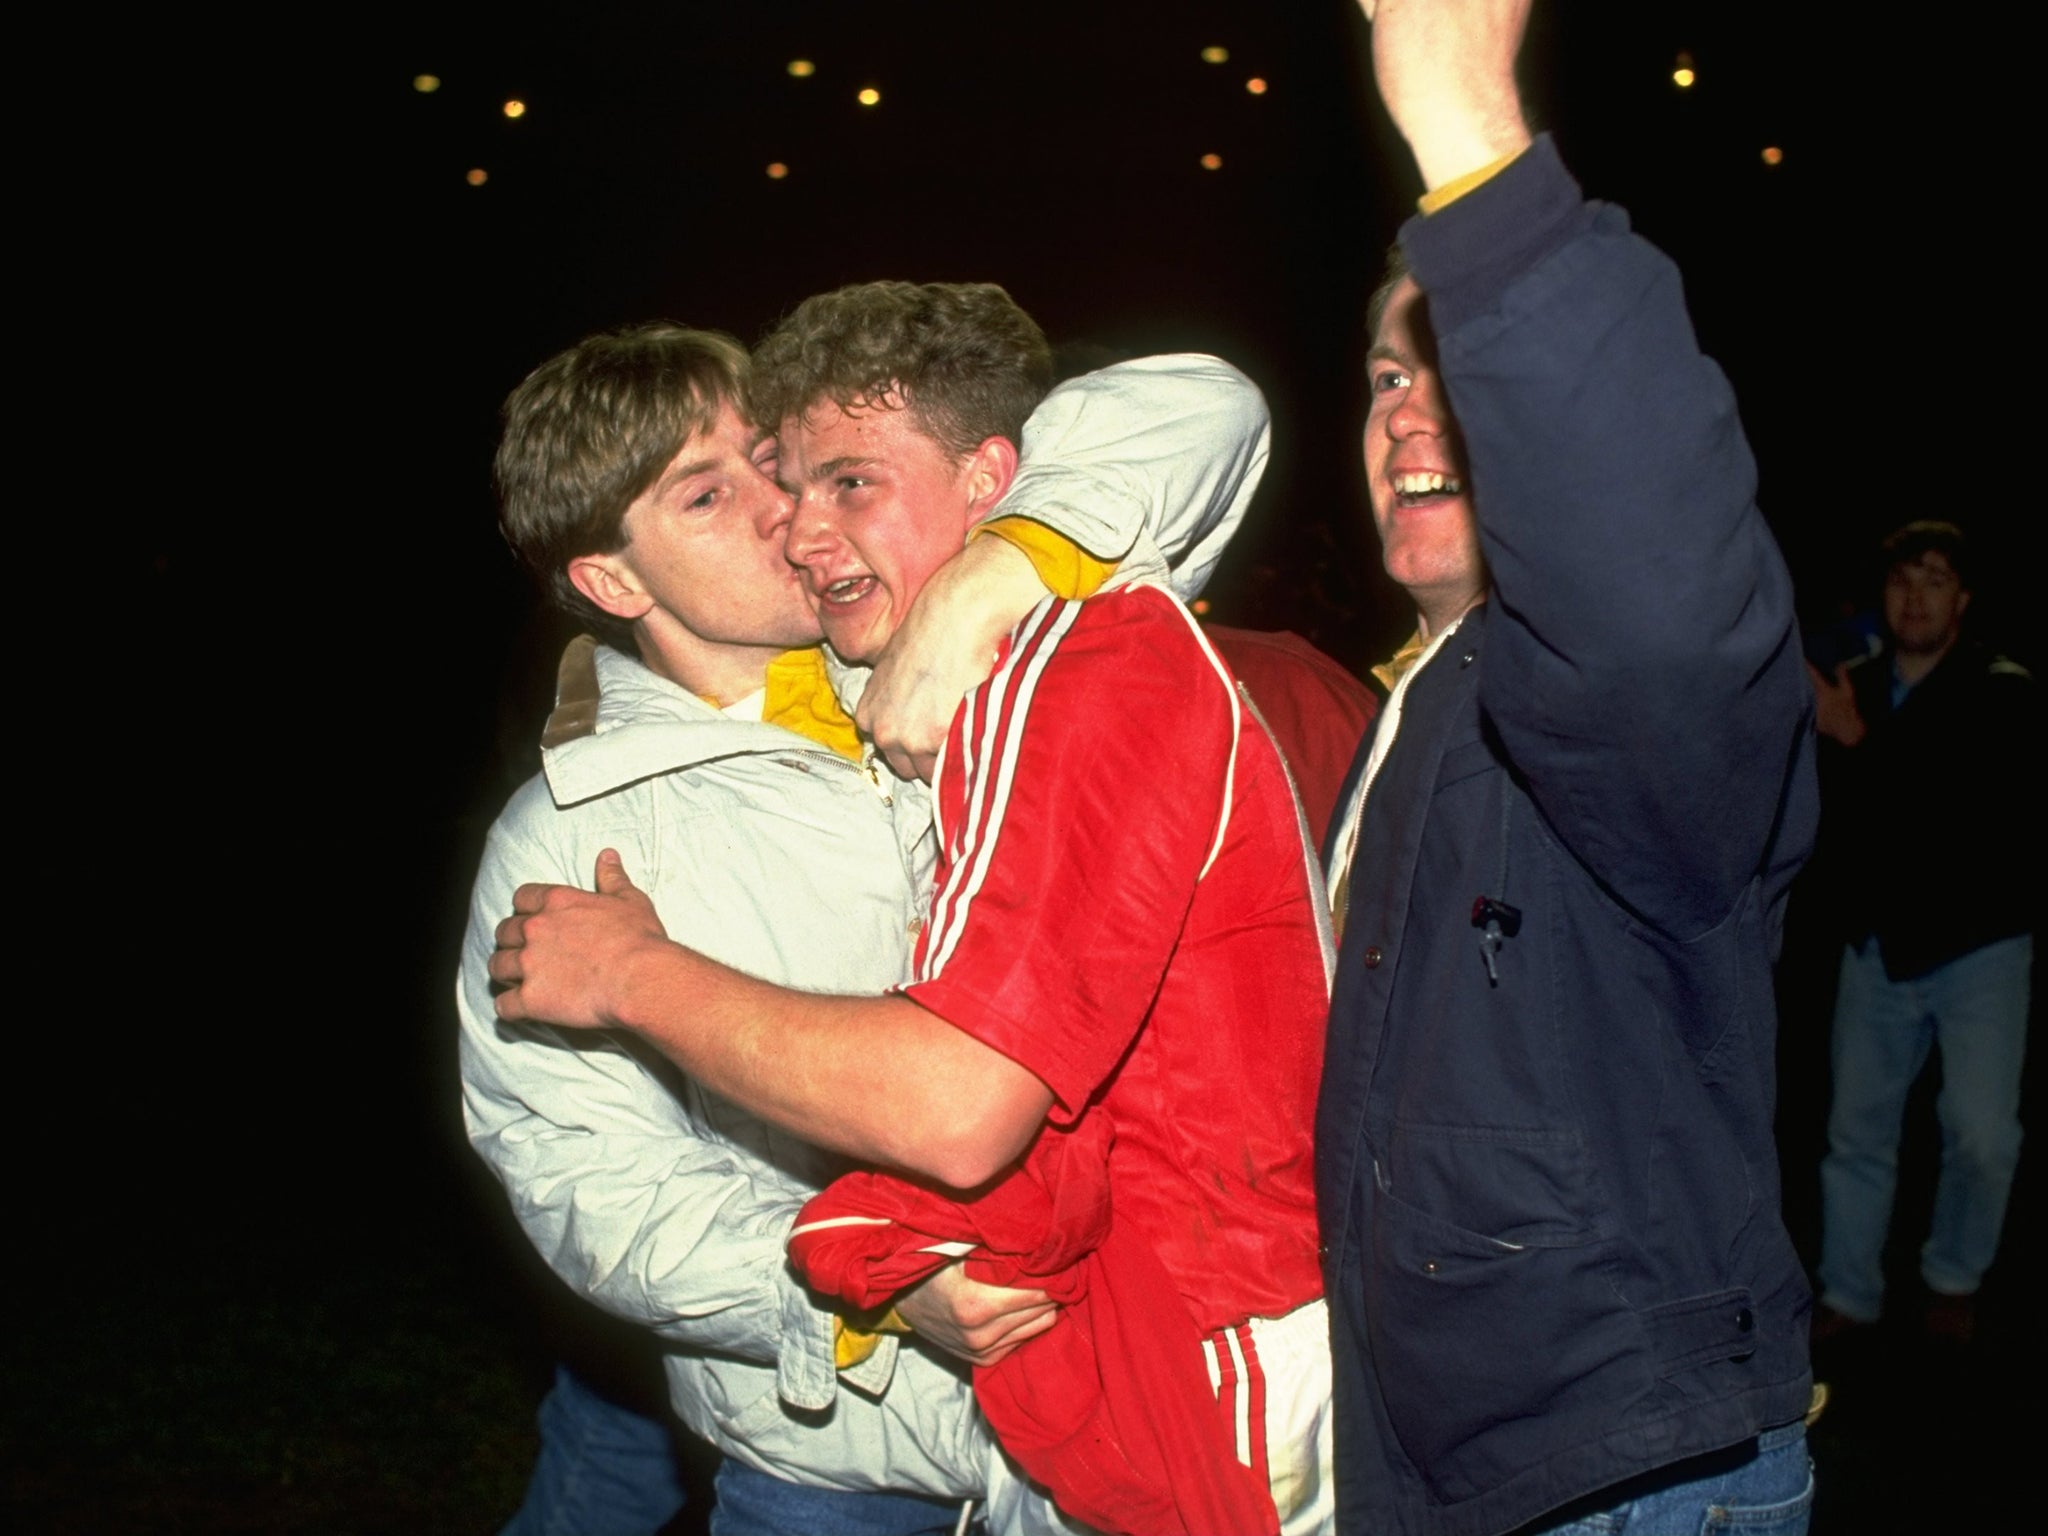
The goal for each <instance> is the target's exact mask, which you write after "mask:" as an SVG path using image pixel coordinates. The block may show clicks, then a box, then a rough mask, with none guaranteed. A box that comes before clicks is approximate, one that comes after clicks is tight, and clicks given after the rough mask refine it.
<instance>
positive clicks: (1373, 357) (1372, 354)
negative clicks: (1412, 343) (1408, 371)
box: [1365, 341, 1408, 363]
mask: <svg viewBox="0 0 2048 1536" xmlns="http://www.w3.org/2000/svg"><path fill="white" fill-rule="evenodd" d="M1365 360H1366V361H1367V362H1368V363H1380V362H1386V363H1406V362H1407V361H1408V359H1407V357H1406V356H1405V355H1403V353H1402V352H1401V351H1400V350H1399V349H1398V348H1395V347H1390V346H1388V345H1387V344H1386V343H1385V342H1383V341H1376V342H1374V343H1373V344H1372V346H1371V348H1370V349H1369V350H1368V351H1367V352H1366V354H1365Z"/></svg>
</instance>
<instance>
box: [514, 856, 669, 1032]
mask: <svg viewBox="0 0 2048 1536" xmlns="http://www.w3.org/2000/svg"><path fill="white" fill-rule="evenodd" d="M497 942H498V947H497V951H496V953H494V954H493V955H492V956H491V963H490V973H491V980H492V981H493V982H494V983H496V984H497V986H498V988H499V991H498V993H497V997H496V1005H497V1010H498V1017H499V1018H501V1019H504V1020H506V1021H507V1022H508V1023H525V1022H532V1023H541V1024H558V1025H560V1026H562V1027H563V1028H565V1029H608V1028H610V1027H612V1026H614V1025H616V1024H617V1023H618V1022H619V1021H618V1018H617V1016H616V1014H615V1013H614V1012H613V1010H612V1007H611V1003H610V997H611V987H612V985H613V984H614V983H615V982H617V981H618V979H619V978H620V977H621V976H622V975H623V974H624V973H625V971H626V969H627V967H628V965H629V963H630V960H631V957H632V956H634V955H635V954H637V953H639V952H641V951H643V950H644V949H645V948H646V947H648V946H649V945H660V944H666V943H667V942H668V931H667V930H666V929H664V928H663V927H662V925H661V919H660V917H659V916H657V915H656V914H655V910H654V903H653V902H652V901H650V900H649V899H648V897H647V894H646V893H645V892H644V891H642V890H641V889H640V888H639V887H638V886H636V885H634V884H633V882H632V881H631V880H629V879H627V878H626V868H625V865H624V864H623V863H622V862H621V861H620V859H619V856H618V854H616V853H614V852H613V851H612V850H611V849H609V848H607V849H605V850H604V852H602V853H600V854H599V855H598V856H597V889H596V890H595V891H581V890H578V889H576V887H574V886H570V885H522V886H520V887H519V889H518V890H517V891H515V892H514V893H513V895H512V916H510V917H508V918H506V919H505V920H504V921H503V922H502V923H500V924H498V929H497Z"/></svg>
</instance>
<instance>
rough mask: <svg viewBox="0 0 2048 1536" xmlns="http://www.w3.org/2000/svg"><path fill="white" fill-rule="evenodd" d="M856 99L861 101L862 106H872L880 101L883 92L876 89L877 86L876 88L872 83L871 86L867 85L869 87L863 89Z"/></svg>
mask: <svg viewBox="0 0 2048 1536" xmlns="http://www.w3.org/2000/svg"><path fill="white" fill-rule="evenodd" d="M855 99H856V100H857V101H859V102H860V104H861V105H862V106H864V107H872V106H873V105H874V104H875V103H876V102H878V101H880V100H881V99H882V93H881V92H880V91H878V90H876V89H875V88H874V87H873V86H872V85H871V86H869V87H867V89H865V90H863V91H862V92H861V93H860V95H859V96H858V97H856V98H855Z"/></svg>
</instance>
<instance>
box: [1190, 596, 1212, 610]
mask: <svg viewBox="0 0 2048 1536" xmlns="http://www.w3.org/2000/svg"><path fill="white" fill-rule="evenodd" d="M1188 606H1189V607H1190V608H1192V609H1194V610H1195V612H1197V613H1207V612H1208V611H1209V599H1207V598H1206V597H1198V598H1196V599H1195V600H1194V601H1193V602H1192V603H1189V604H1188Z"/></svg>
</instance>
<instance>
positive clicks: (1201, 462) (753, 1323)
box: [457, 357, 1267, 1498]
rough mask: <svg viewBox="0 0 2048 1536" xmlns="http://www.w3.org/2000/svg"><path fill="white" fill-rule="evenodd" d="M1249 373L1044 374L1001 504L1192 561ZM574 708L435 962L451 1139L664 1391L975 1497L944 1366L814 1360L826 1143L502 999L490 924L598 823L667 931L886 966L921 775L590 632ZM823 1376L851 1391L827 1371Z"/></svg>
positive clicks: (1252, 442)
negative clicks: (578, 726)
mask: <svg viewBox="0 0 2048 1536" xmlns="http://www.w3.org/2000/svg"><path fill="white" fill-rule="evenodd" d="M1266 439H1267V425H1266V413H1265V406H1264V402H1263V401H1262V400H1261V399H1260V398H1259V395H1258V391H1257V389H1256V388H1255V387H1254V386H1252V385H1251V384H1250V382H1249V381H1248V380H1246V379H1244V377H1243V376H1242V375H1241V374H1238V373H1237V372H1236V371H1235V370H1234V369H1231V368H1229V367H1228V365H1226V364H1222V363H1219V362H1217V361H1216V360H1215V359H1213V358H1198V357H1177V358H1147V359H1142V360H1140V361H1138V362H1136V363H1129V364H1123V365H1120V366H1119V367H1116V368H1112V369H1107V370H1104V371H1103V372H1101V373H1097V374H1091V375H1088V376H1087V377H1086V378H1083V379H1079V380H1076V381H1073V382H1072V383H1070V384H1068V385H1065V386H1062V387H1061V389H1059V390H1056V391H1055V392H1054V393H1053V394H1052V395H1051V396H1049V397H1048V398H1047V400H1046V402H1045V403H1044V404H1043V405H1042V406H1041V407H1040V408H1039V411H1038V412H1037V413H1035V414H1034V416H1033V417H1032V421H1031V423H1030V425H1029V426H1028V427H1027V428H1026V432H1025V440H1024V444H1023V449H1024V455H1025V460H1026V463H1025V467H1024V469H1022V470H1021V471H1020V472H1019V474H1018V477H1017V481H1016V484H1015V486H1014V487H1013V489H1012V492H1011V495H1010V497H1009V498H1008V499H1007V500H1006V501H1005V502H1004V504H1003V507H1002V511H1003V512H1004V513H1006V514H1008V513H1021V514H1023V515H1026V516H1029V517H1032V518H1033V519H1035V520H1037V521H1040V522H1043V523H1046V524H1047V525H1049V526H1051V527H1054V528H1056V529H1058V530H1059V531H1060V532H1062V533H1064V534H1066V535H1067V536H1068V537H1070V538H1072V539H1074V540H1075V542H1077V543H1079V544H1081V545H1082V546H1083V547H1084V548H1087V549H1089V550H1090V551H1091V552H1092V553H1095V554H1098V555H1103V556H1118V555H1121V556H1123V557H1124V558H1125V560H1126V564H1127V566H1130V567H1134V568H1135V567H1149V566H1151V565H1152V564H1153V563H1154V561H1155V560H1156V558H1157V556H1158V550H1156V549H1155V548H1154V546H1153V543H1152V540H1153V538H1154V537H1155V536H1156V538H1157V541H1158V545H1159V546H1160V547H1163V549H1164V550H1165V551H1167V552H1168V553H1169V554H1173V555H1178V556H1179V557H1180V564H1179V573H1178V577H1177V579H1176V582H1175V585H1176V586H1177V587H1179V588H1180V589H1181V590H1182V592H1183V595H1191V593H1192V592H1193V591H1194V590H1196V589H1198V588H1199V586H1200V583H1201V582H1202V581H1203V580H1204V579H1206V577H1207V575H1208V573H1209V571H1210V570H1211V569H1212V568H1213V566H1214V564H1215V560H1216V558H1217V556H1218V554H1220V552H1221V549H1222V546H1223V544H1224V543H1225V542H1226V541H1227V539H1228V537H1229V535H1230V533H1231V531H1232V530H1233V529H1234V527H1235V525H1236V523H1237V521H1238V519H1239V518H1241V516H1242V515H1243V512H1244V509H1245V506H1246V504H1247V503H1248V502H1249V500H1250V497H1251V494H1252V491H1253V489H1254V488H1255V487H1256V485H1257V482H1258V477H1259V475H1260V473H1261V472H1262V471H1263V468H1264V464H1265V457H1266ZM597 659H598V681H599V687H600V693H601V697H600V703H599V707H598V713H597V720H596V726H595V730H594V732H592V733H591V734H588V735H585V736H582V737H579V738H577V739H574V740H570V741H567V742H565V743H563V744H561V745H558V746H555V747H552V748H550V749H548V750H547V752H546V753H545V754H544V762H545V771H544V773H543V774H542V775H541V776H540V777H537V778H535V779H534V780H532V781H531V782H530V783H528V784H527V785H526V786H525V787H524V788H522V789H521V790H520V791H519V793H518V794H517V795H515V796H514V797H513V799H512V802H511V804H510V805H509V806H507V808H506V810H505V812H504V814H503V815H502V816H501V817H500V818H499V820H498V822H497V824H496V825H495V826H494V827H493V828H492V830H491V835H490V839H489V841H488V843H487V844H486V847H485V851H484V859H483V866H482V869H481V871H480V872H479V874H478V877H477V884H476V890H475V894H474V896H473V898H472V901H471V908H470V924H469V932H468V935H467V938H466V940H465V944H464V950H463V957H462V966H461V973H460V976H459V978H458V985H457V1006H458V1010H459V1012H460V1015H461V1023H462V1041H461V1059H462V1081H463V1105H464V1114H465V1118H466V1121H467V1125H468V1129H469V1135H470V1140H471V1143H472V1144H473V1145H474V1146H475V1147H476V1149H477V1151H478V1153H479V1154H480V1155H481V1156H482V1157H483V1158H484V1160H485V1162H487V1163H488V1164H489V1165H490V1166H491V1168H492V1170H493V1171H494V1172H495V1173H496V1174H497V1175H498V1177H499V1178H500V1179H501V1180H502V1181H503V1183H504V1184H505V1187H506V1191H507V1193H508V1195H509V1196H510V1198H511V1201H512V1206H513V1210H514V1212H515V1214H516V1215H517V1217H518V1219H519V1221H520V1224H521V1226H522V1227H523V1228H524V1229H525V1230H526V1232H527V1234H528V1236H529V1237H530V1238H531V1239H532V1240H533V1242H534V1244H535V1246H536V1247H537V1248H538V1249H539V1251H540V1253H541V1255H542V1256H543V1257H544V1258H545V1259H546V1260H547V1262H548V1263H549V1265H550V1266H551V1267H552V1268H553V1269H554V1270H555V1272H556V1273H557V1274H559V1275H560V1276H561V1277H562V1278H563V1279H564V1280H565V1281H567V1282H568V1283H569V1285H570V1286H572V1287H573V1288H574V1289H575V1290H577V1291H578V1292H579V1293H581V1294H583V1295H586V1296H588V1297H589V1298H590V1299H591V1300H593V1301H595V1302H596V1303H597V1304H598V1305H600V1306H602V1307H604V1308H605V1309H606V1310H607V1311H610V1312H612V1313H614V1314H616V1315H618V1316H620V1317H624V1318H627V1319H629V1320H632V1321H635V1322H638V1323H642V1324H645V1325H646V1326H648V1327H650V1328H652V1329H653V1330H655V1332H656V1333H657V1334H659V1335H660V1336H661V1337H662V1338H663V1339H664V1340H666V1341H668V1343H669V1344H670V1345H671V1346H673V1347H672V1348H670V1350H669V1351H668V1354H667V1362H668V1369H669V1379H670V1392H671V1397H672V1399H673V1401H674V1404H675V1407H676V1410H677V1412H678V1414H679V1415H680V1416H681V1417H682V1418H683V1420H684V1421H685V1422H686V1423H688V1424H689V1425H690V1427H691V1428H692V1429H694V1430H696V1431H697V1432H698V1433H699V1434H701V1435H703V1436H704V1437H705V1438H707V1439H709V1440H710V1441H712V1442H713V1443H714V1444H716V1445H717V1446H718V1447H719V1448H720V1449H721V1450H723V1451H724V1452H725V1453H727V1454H728V1455H733V1456H737V1457H739V1458H740V1459H741V1460H742V1461H745V1462H747V1463H748V1464H750V1465H752V1466H754V1467H756V1468H759V1469H760V1470H762V1471H765V1472H769V1473H771V1474H775V1475H778V1476H781V1477H785V1478H788V1479H791V1480H794V1481H798V1482H804V1483H811V1484H820V1485H824V1486H829V1487H834V1488H842V1489H849V1490H867V1489H887V1490H890V1491H894V1492H904V1493H923V1494H930V1495H936V1496H941V1497H956V1498H960V1497H972V1496H975V1495H978V1494H979V1493H980V1492H981V1490H982V1487H983V1484H984V1478H985V1474H984V1470H983V1469H984V1467H985V1465H986V1463H987V1459H988V1456H989V1453H990V1442H989V1439H988V1436H987V1431H986V1428H985V1426H984V1425H983V1423H982V1420H981V1418H980V1415H979V1414H978V1413H977V1412H975V1410H974V1408H973V1403H972V1397H971V1394H970V1392H969V1389H968V1387H967V1384H966V1381H965V1378H964V1375H963V1374H962V1372H961V1371H959V1370H957V1369H956V1368H955V1367H954V1366H953V1365H952V1364H951V1363H948V1362H943V1361H941V1360H939V1359H937V1358H934V1357H932V1356H929V1355H927V1354H926V1353H924V1351H923V1350H922V1349H920V1348H918V1347H916V1346H915V1345H911V1346H908V1347H900V1346H899V1343H898V1341H897V1340H896V1339H895V1338H894V1337H891V1336H885V1337H884V1339H883V1342H882V1344H881V1347H880V1348H879V1349H878V1350H877V1351H876V1352H875V1354H874V1355H872V1356H871V1357H870V1358H869V1359H868V1360H866V1361H864V1362H863V1363H861V1364H860V1365H858V1366H855V1367H853V1368H851V1369H849V1370H846V1371H844V1372H836V1371H835V1370H834V1368H833V1352H832V1338H833V1318H832V1313H831V1311H830V1310H829V1309H828V1308H826V1307H823V1306H820V1305H818V1304H817V1303H815V1302H814V1301H813V1300H812V1298H811V1297H810V1295H809V1294H808V1293H807V1292H805V1291H804V1290H803V1288H802V1287H801V1286H799V1285H798V1284H797V1283H796V1281H795V1280H794V1278H793V1277H792V1276H791V1274H790V1272H789V1270H788V1268H787V1265H786V1264H785V1262H784V1255H783V1245H784V1242H785V1240H786V1238H787V1236H788V1231H789V1228H790V1226H791V1224H792V1223H793V1221H794V1218H795V1215H796V1212H797V1210H798V1209H799V1208H800V1207H801V1205H802V1204H803V1202H804V1201H805V1200H806V1199H808V1198H809V1197H810V1195H811V1194H813V1193H815V1192H816V1190H817V1189H818V1188H819V1187H821V1186H822V1185H823V1184H825V1183H827V1182H829V1181H830V1179H831V1178H832V1177H833V1176H834V1175H835V1174H836V1173H837V1172H839V1171H840V1170H841V1168H842V1167H843V1166H844V1165H843V1164H842V1163H841V1162H840V1161H839V1160H838V1159H837V1158H835V1157H833V1156H831V1155H829V1154H826V1153H822V1152H819V1151H817V1150H816V1149H814V1148H811V1147H809V1146H806V1145H805V1144H803V1143H801V1142H799V1141H797V1140H795V1139H794V1138H792V1137H790V1136H788V1135H786V1134H785V1133H783V1132H780V1131H777V1130H774V1129H772V1128H770V1127H768V1126H766V1125H764V1124H762V1123H761V1122H760V1121H757V1120H755V1119H754V1118H753V1117H752V1116H750V1115H748V1114H746V1113H744V1112H743V1111H741V1110H738V1109H736V1108H735V1107H733V1106H732V1105H730V1104H728V1103H726V1102H724V1101H723V1100H720V1099H718V1098H716V1097H715V1096H713V1095H711V1094H708V1093H706V1092H704V1091H703V1090H702V1089H701V1088H699V1087H698V1086H697V1085H696V1084H695V1083H693V1082H690V1081H687V1080H686V1079H684V1078H683V1077H682V1076H681V1074H679V1073H677V1072H675V1071H674V1070H673V1069H672V1068H670V1067H669V1066H668V1064H667V1063H666V1062H664V1061H662V1060H660V1059H659V1058H657V1057H656V1056H655V1055H654V1054H653V1053H652V1052H650V1051H646V1050H643V1049H640V1048H638V1047H637V1046H629V1045H628V1044H627V1043H626V1042H624V1041H623V1040H620V1039H617V1038H613V1037H610V1036H590V1035H570V1034H567V1033H563V1032H558V1031H554V1030H551V1029H545V1028H513V1027H508V1026H504V1025H501V1024H499V1023H498V1022H497V1019H496V1016H495V1013H494V1012H493V1009H492V1006H491V994H490V986H489V980H488V972H487V968H486V967H487V963H488V961H489V958H490V954H491V949H492V933H493V930H494V929H495V927H496V925H497V923H498V922H499V920H500V919H501V918H503V917H504V916H505V915H506V914H508V913H509V912H510V911H511V906H512V892H513V891H514V889H515V888H516V887H518V886H519V885H520V884H522V883H524V882H526V881H535V880H539V881H553V882H559V883H564V884H575V885H582V886H586V887H587V886H588V885H589V883H590V881H591V878H592V867H593V865H594V863H595V861H596V857H597V853H598V850H599V849H601V848H606V847H612V848H617V849H618V850H619V852H620V853H621V855H622V856H623V857H624V859H625V866H626V869H627V871H628V872H629V873H630V874H631V875H632V876H633V878H634V880H635V882H636V883H638V884H639V885H640V886H641V887H642V888H643V889H644V890H646V891H647V892H648V894H649V895H650V896H651V897H652V899H653V901H654V904H655V907H656V909H657V910H658V911H659V913H660V915H661V918H662V921H663V923H664V924H665V925H666V926H667V929H668V931H669V933H670V934H671V935H672V936H673V937H675V938H676V939H677V940H679V941H681V942H683V943H685V944H688V945H690V946H691V947H692V948H694V949H697V950H700V951H701V952H703V953H705V954H707V955H710V956H711V957H712V958H714V959H717V960H720V961H723V962H725V963H726V964H728V965H731V966H733V967H735V968H736V969H739V970H742V971H745V972H747V973H749V974H751V975H755V976H759V977H762V978H764V979H766V980H769V981H773V982H776V983H778V984H781V985H784V986H791V987H797V988H801V989H804V990H807V991H813V992H837V993H846V994H863V995H874V994H877V993H880V992H883V991H886V990H887V989H888V988H890V987H892V986H894V985H896V984H897V983H898V982H901V981H902V980H904V979H905V978H906V977H907V976H908V974H909V963H910V957H911V953H912V950H913V948H914V945H915V942H916V933H917V927H918V924H919V923H920V922H921V921H922V916H923V912H924V909H925V905H926V902H927V901H928V899H929V896H930V885H931V868H932V860H933V853H934V850H933V846H932V842H931V835H930V808H929V804H930V803H929V799H928V797H927V795H926V792H925V790H924V786H922V785H910V786H905V785H901V784H898V783H896V782H895V781H894V780H892V779H889V778H888V777H887V776H886V774H882V773H878V772H876V770H875V769H873V768H872V767H870V768H863V767H860V766H857V765H855V764H852V763H850V762H848V761H847V760H846V759H844V758H842V757H839V756H837V755H836V754H834V753H832V752H830V751H827V750H826V749H824V748H822V747H819V746H817V745H815V744H813V743H811V742H809V741H807V740H805V739H804V738H803V737H800V736H796V735H793V734H791V733H790V732H787V731H785V730H782V729H781V728H779V727H776V726H769V725H761V724H756V723H749V722H744V721H738V720H734V719H731V718H729V717H727V716H725V715H722V714H720V713H719V712H718V711H716V710H715V709H713V708H712V707H711V706H709V705H707V704H705V703H704V702H702V701H701V700H699V699H697V698H695V697H693V696H691V695H690V694H689V693H687V692H686V691H685V690H683V689H681V688H679V687H676V686H675V685H673V684H671V683H669V682H667V681H666V680H664V679H662V678H660V677H658V676H656V675H655V674H654V673H652V672H650V671H648V670H647V669H646V668H645V667H643V666H641V665H640V664H639V663H638V662H637V661H634V660H631V659H629V658H627V657H625V656H623V655H620V654H619V653H617V652H615V651H611V650H608V649H605V648H602V647H601V648H599V650H598V653H597ZM842 1384H843V1385H844V1386H846V1387H848V1388H851V1389H852V1390H840V1388H841V1386H842Z"/></svg>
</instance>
